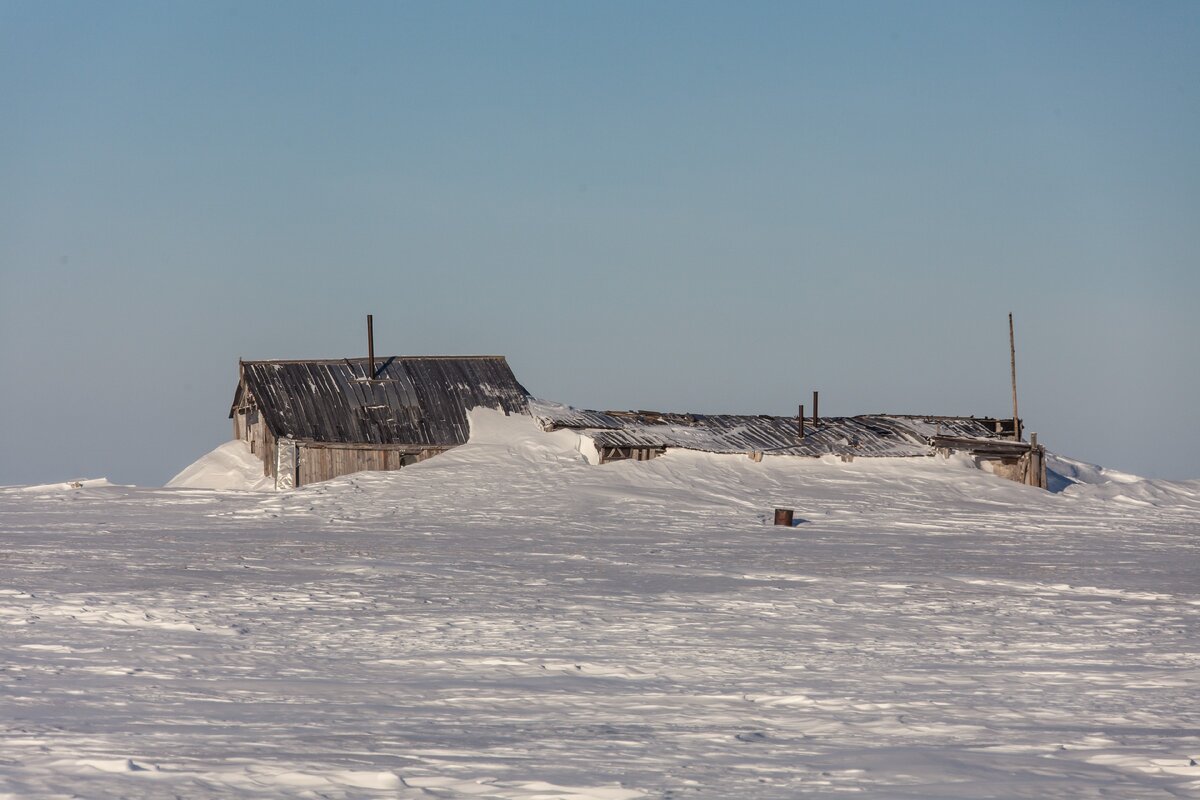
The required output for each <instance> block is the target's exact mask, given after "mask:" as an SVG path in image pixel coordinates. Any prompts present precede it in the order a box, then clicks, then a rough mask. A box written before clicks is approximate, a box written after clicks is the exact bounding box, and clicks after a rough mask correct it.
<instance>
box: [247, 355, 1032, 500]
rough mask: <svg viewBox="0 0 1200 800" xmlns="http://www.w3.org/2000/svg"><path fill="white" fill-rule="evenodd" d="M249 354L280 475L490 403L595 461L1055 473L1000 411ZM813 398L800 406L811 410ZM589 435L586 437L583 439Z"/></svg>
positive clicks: (341, 464)
mask: <svg viewBox="0 0 1200 800" xmlns="http://www.w3.org/2000/svg"><path fill="white" fill-rule="evenodd" d="M369 349H370V351H371V353H372V355H370V356H368V357H367V358H358V359H348V358H343V359H329V360H315V361H240V362H239V364H238V374H239V377H238V385H237V390H236V392H235V394H234V398H233V405H232V406H231V407H230V410H229V416H230V419H232V420H233V434H234V437H235V438H237V439H241V440H243V441H245V442H247V443H248V444H249V446H250V450H251V452H253V453H254V454H255V455H257V456H258V457H259V458H260V459H262V462H263V473H264V474H265V475H269V476H271V477H272V478H274V479H275V486H276V488H279V489H291V488H295V487H299V486H306V485H308V484H310V483H316V482H318V481H325V480H329V479H330V478H336V477H338V476H339V475H347V474H350V473H353V472H361V471H364V470H393V469H400V468H401V467H404V466H406V465H409V464H414V463H416V462H418V461H424V460H425V459H427V458H430V457H431V456H434V455H437V454H438V453H443V452H445V451H446V450H449V449H450V448H452V447H457V446H459V445H461V444H465V443H466V442H467V439H468V438H469V436H470V428H469V423H468V421H467V413H468V412H469V411H470V410H471V409H472V408H477V407H482V408H491V409H496V410H499V411H503V412H504V413H506V414H514V413H516V414H529V415H531V416H532V417H533V418H534V419H535V420H536V421H537V422H538V423H539V424H540V425H541V427H542V428H543V429H544V430H547V431H551V430H560V429H569V430H573V431H575V432H576V433H578V434H579V435H580V437H581V439H580V441H581V448H580V449H581V452H582V451H584V450H585V449H586V450H590V451H591V452H592V453H593V455H594V458H593V459H592V460H593V461H594V463H598V464H605V463H608V462H611V461H620V460H634V461H647V460H649V459H652V458H657V457H658V456H660V455H662V454H663V453H665V452H666V451H667V450H669V449H673V448H681V449H688V450H700V451H704V452H710V453H742V454H746V455H749V456H750V458H752V459H753V460H755V461H761V460H762V459H763V456H764V455H767V456H805V457H810V458H812V457H821V456H827V455H833V456H837V457H840V458H842V459H843V460H845V461H850V460H853V459H854V458H872V457H876V458H878V457H922V456H924V457H928V456H933V455H937V454H942V455H948V454H950V453H953V452H964V453H968V454H970V455H971V456H973V457H974V458H975V459H976V461H977V462H979V463H980V464H981V465H986V466H987V467H988V468H989V469H990V470H991V471H992V472H994V473H996V474H997V475H1000V476H1002V477H1005V478H1009V479H1010V480H1015V481H1018V482H1020V483H1027V484H1030V485H1033V486H1040V487H1042V488H1045V487H1046V470H1045V448H1043V447H1041V446H1039V445H1038V444H1037V442H1036V434H1035V435H1034V437H1033V439H1034V440H1033V441H1031V442H1028V443H1027V442H1024V441H1022V440H1021V438H1020V437H1019V435H1017V433H1016V431H1017V430H1019V428H1018V423H1017V422H1016V421H1014V420H1011V419H996V418H992V417H946V416H915V415H894V414H872V415H861V416H855V417H817V416H815V415H814V416H812V417H811V418H805V417H802V416H796V417H781V416H770V415H754V416H749V415H709V414H677V413H663V412H654V411H589V410H584V409H577V408H572V407H570V406H563V405H559V404H556V403H548V402H545V401H540V400H534V399H533V398H531V397H530V395H529V393H528V392H527V391H526V390H525V387H523V386H522V385H521V384H520V383H519V382H518V381H517V379H516V376H514V375H513V372H512V370H511V369H510V368H509V366H508V362H507V361H505V359H504V358H503V357H502V356H395V357H392V358H386V359H381V360H378V361H377V360H376V359H375V358H374V355H373V353H374V347H373V343H372V345H371V346H370V348H369ZM802 412H803V407H801V413H802ZM584 439H586V440H587V442H588V446H587V447H586V448H584V447H583V445H582V442H583V440H584Z"/></svg>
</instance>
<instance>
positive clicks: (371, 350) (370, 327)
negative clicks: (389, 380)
mask: <svg viewBox="0 0 1200 800" xmlns="http://www.w3.org/2000/svg"><path fill="white" fill-rule="evenodd" d="M367 363H368V364H370V365H371V372H370V377H371V379H372V380H374V379H375V320H374V319H373V318H372V316H371V315H370V314H367Z"/></svg>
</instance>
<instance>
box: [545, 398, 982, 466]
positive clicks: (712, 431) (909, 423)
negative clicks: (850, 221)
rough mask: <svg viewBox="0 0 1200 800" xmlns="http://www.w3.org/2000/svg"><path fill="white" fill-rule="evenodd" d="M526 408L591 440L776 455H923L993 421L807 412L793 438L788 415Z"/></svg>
mask: <svg viewBox="0 0 1200 800" xmlns="http://www.w3.org/2000/svg"><path fill="white" fill-rule="evenodd" d="M530 413H532V414H533V416H534V418H535V419H536V420H537V421H538V423H539V424H540V425H541V426H542V427H543V428H544V429H546V430H556V429H559V428H571V429H574V430H578V431H580V432H581V433H584V434H585V435H587V436H589V437H590V438H591V439H592V440H593V441H594V442H595V444H596V446H597V447H619V448H625V447H635V448H643V447H653V448H658V447H682V448H687V449H689V450H703V451H706V452H710V453H746V452H750V451H755V450H760V451H763V452H765V453H768V454H770V453H777V454H780V455H803V456H820V455H825V454H828V453H833V454H836V455H859V456H925V455H930V454H931V453H932V452H933V449H934V447H933V443H932V440H933V439H934V438H935V437H938V436H941V437H954V438H958V439H963V440H966V439H986V440H992V439H995V438H996V437H997V433H996V428H995V421H994V420H991V419H976V418H972V417H935V416H929V417H920V416H891V415H886V414H878V415H863V416H856V417H824V418H822V419H821V421H820V425H819V427H817V428H813V426H812V425H811V423H810V422H808V421H807V420H806V423H808V424H806V427H805V436H804V439H803V440H802V441H797V425H796V418H795V417H774V416H765V415H764V416H744V415H730V414H715V415H714V414H669V413H665V414H664V413H657V412H649V411H641V412H616V411H587V410H582V409H577V408H571V407H570V406H563V405H558V404H555V403H549V402H546V401H541V400H535V401H533V402H532V403H531V405H530Z"/></svg>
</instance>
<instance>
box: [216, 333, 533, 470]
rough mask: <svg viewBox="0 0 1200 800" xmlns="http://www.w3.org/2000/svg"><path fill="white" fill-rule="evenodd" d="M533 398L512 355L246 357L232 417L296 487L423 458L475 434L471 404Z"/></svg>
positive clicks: (513, 404) (239, 435)
mask: <svg viewBox="0 0 1200 800" xmlns="http://www.w3.org/2000/svg"><path fill="white" fill-rule="evenodd" d="M372 367H374V369H372ZM528 400H529V393H528V392H527V391H526V390H525V387H523V386H521V384H520V383H518V382H517V379H516V376H514V375H513V372H512V370H511V369H510V368H509V366H508V362H507V361H506V360H505V359H504V357H503V356H420V357H414V356H395V357H392V358H383V359H379V360H378V361H376V360H375V359H374V358H371V359H367V358H357V359H354V358H343V359H330V360H316V361H239V362H238V385H237V390H236V392H235V393H234V397H233V405H232V406H231V408H230V410H229V417H230V419H232V420H233V435H234V438H236V439H241V440H243V441H245V442H247V443H249V445H250V450H251V452H253V453H254V454H255V455H257V456H259V458H261V459H262V462H263V473H264V474H265V475H269V476H271V477H273V478H274V479H275V486H276V488H279V489H290V488H295V487H299V486H306V485H308V484H310V483H316V482H317V481H325V480H329V479H330V478H336V477H338V476H339V475H347V474H349V473H352V472H361V471H363V470H392V469H399V468H401V467H403V466H405V465H408V464H413V463H416V462H418V461H423V460H425V459H426V458H429V457H431V456H434V455H437V454H438V453H442V452H445V451H446V450H449V449H450V448H452V447H457V446H458V445H460V444H464V443H465V442H466V441H467V438H468V436H469V434H470V430H469V427H468V423H467V412H468V411H469V410H470V409H472V408H476V407H484V408H493V409H497V410H500V411H504V412H505V413H527V408H528Z"/></svg>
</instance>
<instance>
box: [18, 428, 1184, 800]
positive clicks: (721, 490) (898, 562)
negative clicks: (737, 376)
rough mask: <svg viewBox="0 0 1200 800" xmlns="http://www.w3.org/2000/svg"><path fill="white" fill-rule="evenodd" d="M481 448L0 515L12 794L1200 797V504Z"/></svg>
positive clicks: (492, 443)
mask: <svg viewBox="0 0 1200 800" xmlns="http://www.w3.org/2000/svg"><path fill="white" fill-rule="evenodd" d="M473 426H474V435H473V440H472V442H471V443H470V444H468V445H466V446H463V447H461V448H459V449H457V450H454V451H452V452H450V453H447V454H445V455H443V456H439V457H438V458H435V459H432V460H430V461H427V462H424V463H422V464H419V465H416V466H414V467H408V468H405V469H403V470H401V471H399V472H394V473H379V474H360V475H355V476H349V477H346V478H343V479H339V480H337V481H332V482H329V483H325V484H319V485H315V486H312V487H308V488H305V489H301V490H298V491H295V492H291V493H270V494H262V493H258V494H256V493H248V492H216V491H200V490H150V489H134V488H128V487H112V486H95V487H88V486H84V488H81V489H71V488H65V487H63V486H49V487H40V488H33V489H6V490H0V528H2V531H3V536H2V539H0V542H2V544H0V592H2V594H0V626H2V627H0V630H2V631H3V648H2V650H0V657H2V659H3V660H2V663H0V726H2V728H3V738H2V740H0V741H2V744H0V795H5V796H11V797H39V798H53V797H89V798H92V797H130V798H159V797H170V796H176V795H178V796H183V797H189V798H190V797H205V796H208V797H229V796H242V797H304V798H317V797H326V798H350V797H354V798H361V797H389V798H395V797H399V798H439V797H440V798H451V797H474V798H479V797H503V798H575V799H578V798H604V799H606V800H617V799H619V798H641V797H650V798H687V797H697V798H743V797H755V798H793V797H797V796H801V795H805V794H814V795H828V794H833V793H835V792H845V791H854V792H858V793H859V795H861V796H869V797H886V798H934V797H954V798H985V797H986V798H1013V797H1027V798H1087V797H1114V798H1142V797H1145V798H1158V797H1200V766H1197V765H1196V761H1194V760H1193V759H1196V760H1200V703H1198V702H1197V696H1196V687H1197V686H1198V685H1200V647H1198V644H1200V638H1198V635H1197V634H1198V627H1197V623H1198V621H1200V592H1198V589H1197V580H1196V579H1197V576H1198V575H1200V558H1198V554H1197V542H1198V541H1200V539H1198V538H1197V535H1198V534H1200V482H1183V483H1167V482H1156V481H1137V480H1132V479H1130V480H1129V481H1122V482H1109V483H1104V484H1096V485H1089V484H1086V483H1079V484H1077V485H1073V486H1070V487H1069V488H1067V489H1066V490H1065V491H1064V492H1062V493H1060V494H1051V493H1048V492H1043V491H1040V490H1037V489H1033V488H1030V487H1025V486H1020V485H1018V484H1015V483H1012V482H1009V481H1006V480H1002V479H999V478H996V477H993V476H990V475H987V474H985V473H983V472H981V471H979V470H976V469H973V468H971V465H970V464H969V463H968V462H966V461H964V460H953V459H952V460H948V461H947V460H942V459H895V460H890V459H881V460H866V459H860V460H858V461H855V462H854V463H850V464H843V463H841V462H838V461H815V460H801V459H784V458H774V459H768V460H764V461H763V462H762V463H754V462H752V461H750V460H749V459H747V458H744V457H737V456H713V455H705V454H699V453H690V452H670V453H668V454H667V455H666V456H664V457H662V458H658V459H656V460H653V461H649V462H637V463H635V462H622V463H615V464H610V465H606V466H603V467H594V466H589V465H588V464H586V463H585V462H584V460H583V458H582V457H581V456H580V455H579V454H578V452H577V451H576V450H575V448H576V446H577V440H576V438H575V437H574V435H573V434H570V433H568V432H559V433H555V434H544V433H541V432H539V431H537V430H536V429H535V428H534V427H533V424H532V422H531V421H530V420H529V419H528V418H526V417H512V418H505V417H503V416H502V415H499V414H494V413H486V414H477V415H476V416H475V417H474V419H473ZM1081 476H1082V472H1078V471H1077V474H1076V478H1079V477H1081ZM775 506H786V507H791V508H795V509H796V516H797V517H798V518H802V519H803V520H804V522H803V523H800V524H798V525H797V527H795V528H790V529H788V528H781V527H773V526H771V525H769V524H766V523H767V522H768V521H769V520H768V517H769V516H770V511H771V509H772V508H774V507H775Z"/></svg>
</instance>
